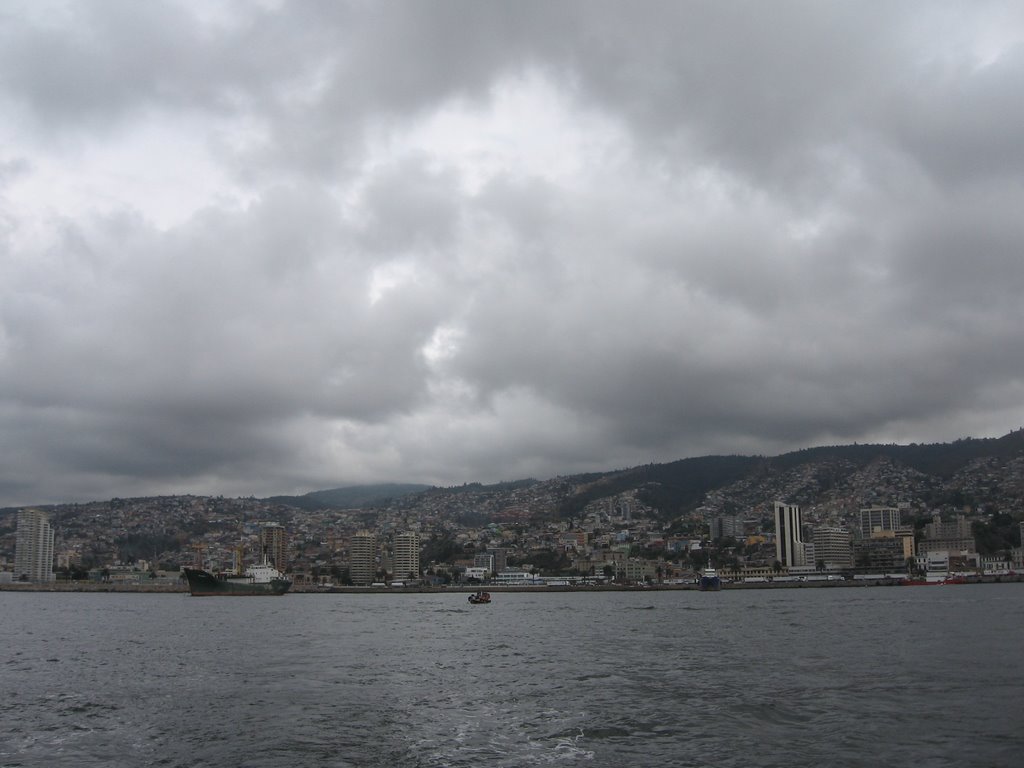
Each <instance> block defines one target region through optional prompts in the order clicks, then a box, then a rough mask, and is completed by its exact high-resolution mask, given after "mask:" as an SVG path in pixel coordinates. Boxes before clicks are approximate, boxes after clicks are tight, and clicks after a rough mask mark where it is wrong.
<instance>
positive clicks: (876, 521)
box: [860, 507, 902, 539]
mask: <svg viewBox="0 0 1024 768" xmlns="http://www.w3.org/2000/svg"><path fill="white" fill-rule="evenodd" d="M901 525H902V515H901V514H900V510H899V509H897V508H896V507H867V508H865V509H862V510H860V535H861V538H865V539H870V538H871V533H872V532H873V531H876V530H880V531H895V530H896V529H897V528H899V527H900V526H901Z"/></svg>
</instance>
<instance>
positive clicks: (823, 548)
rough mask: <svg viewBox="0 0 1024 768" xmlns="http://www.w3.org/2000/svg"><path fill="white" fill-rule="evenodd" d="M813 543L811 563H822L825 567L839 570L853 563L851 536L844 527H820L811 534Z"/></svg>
mask: <svg viewBox="0 0 1024 768" xmlns="http://www.w3.org/2000/svg"><path fill="white" fill-rule="evenodd" d="M811 541H812V542H813V544H814V557H813V561H812V562H809V563H808V565H811V564H813V565H814V566H815V567H817V566H818V564H819V563H824V565H825V568H826V569H836V570H841V569H843V568H849V567H850V566H852V565H853V536H852V534H851V533H850V532H849V531H848V530H847V529H846V528H831V527H820V528H815V529H814V532H813V533H812V534H811Z"/></svg>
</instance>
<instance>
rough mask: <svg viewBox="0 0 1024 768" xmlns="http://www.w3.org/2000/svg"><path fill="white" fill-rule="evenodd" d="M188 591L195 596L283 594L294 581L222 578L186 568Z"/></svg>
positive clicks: (196, 569)
mask: <svg viewBox="0 0 1024 768" xmlns="http://www.w3.org/2000/svg"><path fill="white" fill-rule="evenodd" d="M185 578H186V579H187V580H188V591H189V592H191V593H192V596H193V597H257V596H262V595H283V594H284V593H285V592H287V591H288V590H289V589H290V588H291V586H292V583H291V582H290V581H289V580H288V579H271V580H270V581H266V582H251V581H245V580H232V579H220V578H217V577H216V576H214V575H213V574H212V573H210V572H209V571H204V570H202V569H201V568H186V569H185Z"/></svg>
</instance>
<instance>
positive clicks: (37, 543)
mask: <svg viewBox="0 0 1024 768" xmlns="http://www.w3.org/2000/svg"><path fill="white" fill-rule="evenodd" d="M14 573H15V576H16V578H18V579H19V580H24V581H35V582H41V581H53V578H54V576H53V529H52V528H51V527H50V516H49V515H48V514H46V513H45V512H42V511H40V510H38V509H23V510H21V511H20V512H19V513H18V531H17V540H16V543H15V550H14Z"/></svg>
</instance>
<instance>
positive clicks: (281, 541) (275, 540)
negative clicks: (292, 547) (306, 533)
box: [260, 523, 288, 573]
mask: <svg viewBox="0 0 1024 768" xmlns="http://www.w3.org/2000/svg"><path fill="white" fill-rule="evenodd" d="M287 551H288V533H287V531H285V529H284V526H282V525H281V524H280V523H264V524H263V526H262V527H261V528H260V557H261V558H262V556H263V553H264V552H266V553H267V558H268V559H269V560H270V563H271V565H273V566H274V567H275V568H277V570H279V571H281V573H284V570H285V567H286V566H287V565H288V558H287V555H286V554H285V553H286V552H287Z"/></svg>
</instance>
